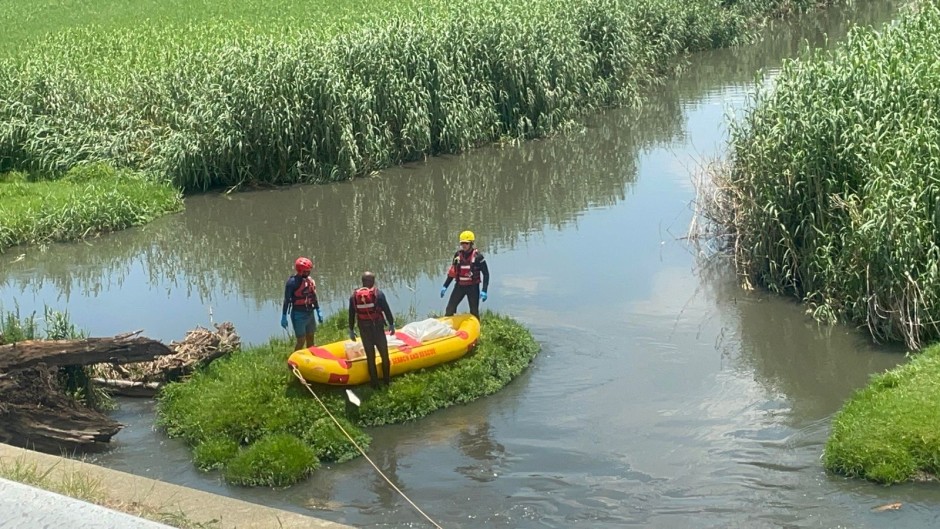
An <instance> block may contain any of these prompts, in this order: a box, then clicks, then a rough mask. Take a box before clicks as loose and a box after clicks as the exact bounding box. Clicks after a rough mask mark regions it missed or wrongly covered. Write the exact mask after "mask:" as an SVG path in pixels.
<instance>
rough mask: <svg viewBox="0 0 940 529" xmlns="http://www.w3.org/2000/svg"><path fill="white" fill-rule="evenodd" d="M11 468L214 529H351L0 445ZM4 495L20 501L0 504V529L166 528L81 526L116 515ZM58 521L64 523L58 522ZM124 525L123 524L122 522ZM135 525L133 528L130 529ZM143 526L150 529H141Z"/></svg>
mask: <svg viewBox="0 0 940 529" xmlns="http://www.w3.org/2000/svg"><path fill="white" fill-rule="evenodd" d="M14 464H26V465H31V466H35V467H36V469H37V470H38V472H39V473H40V474H42V473H44V472H46V471H48V472H49V475H48V479H50V480H52V481H58V480H60V479H61V478H62V477H65V476H69V475H74V474H75V473H76V472H77V473H80V474H81V475H82V476H84V477H86V478H88V479H92V480H95V481H96V482H98V483H99V484H100V485H99V487H98V488H99V489H100V490H101V492H102V493H103V494H104V495H105V496H106V497H107V498H108V499H109V500H110V501H111V502H112V503H113V504H115V505H118V504H127V505H131V504H134V503H135V502H136V503H137V504H140V505H143V506H145V507H146V508H147V509H148V510H151V511H152V512H157V513H161V512H164V513H174V514H176V513H182V514H183V515H184V516H185V517H186V519H187V520H189V521H191V522H195V523H203V524H206V525H207V526H208V527H212V528H213V529H216V528H217V529H301V528H303V529H319V528H323V529H352V527H351V526H348V525H342V524H338V523H334V522H329V521H326V520H320V519H318V518H312V517H309V516H303V515H301V514H297V513H294V512H290V511H283V510H279V509H272V508H270V507H265V506H264V505H258V504H255V503H249V502H246V501H241V500H236V499H234V498H228V497H225V496H219V495H217V494H212V493H209V492H203V491H200V490H195V489H190V488H187V487H181V486H179V485H173V484H170V483H165V482H162V481H157V480H154V479H150V478H145V477H142V476H135V475H133V474H128V473H126V472H120V471H117V470H111V469H107V468H103V467H99V466H96V465H92V464H89V463H84V462H81V461H76V460H73V459H68V458H63V457H58V456H53V455H49V454H43V453H39V452H33V451H31V450H23V449H22V448H16V447H13V446H10V445H5V444H2V443H0V465H3V466H8V465H14ZM17 485H19V484H17ZM8 490H9V491H12V492H13V493H14V494H17V495H19V497H20V498H22V500H23V501H22V503H20V502H16V501H15V500H14V503H16V504H17V505H16V507H15V508H16V509H17V510H16V511H13V509H14V507H12V506H11V505H12V504H10V503H8V502H0V528H2V529H8V528H9V529H13V528H16V529H20V528H22V529H31V528H33V527H36V528H40V527H43V528H46V527H48V528H58V527H63V528H73V527H74V528H76V529H85V528H98V527H101V528H104V527H108V528H115V529H123V528H128V529H137V528H140V529H150V528H162V527H166V526H163V525H160V524H155V523H150V522H146V521H143V520H140V519H137V518H133V517H130V518H131V520H132V521H128V522H126V523H125V524H124V525H121V523H124V522H120V523H118V524H108V523H105V524H103V525H82V523H94V522H97V521H99V520H110V519H111V518H107V517H111V516H116V515H117V514H116V513H113V512H110V513H109V511H108V509H104V508H102V507H95V506H89V504H84V503H83V502H77V504H81V505H82V507H81V510H78V508H77V507H75V508H73V507H74V506H75V505H76V503H72V502H68V503H65V504H63V505H64V508H58V507H55V508H54V509H55V510H54V511H53V514H49V515H47V514H45V513H46V512H47V509H49V508H50V505H51V504H50V502H49V501H48V496H47V494H51V493H45V494H43V493H42V492H36V491H35V490H34V489H31V488H30V487H24V486H22V485H19V486H16V485H14V486H11V485H6V484H4V487H0V495H2V496H3V499H4V500H5V499H6V496H7V491H8ZM53 497H55V498H61V496H58V495H53ZM8 509H10V512H11V513H14V512H15V513H18V515H19V516H20V518H17V520H18V522H17V523H16V524H14V525H8V523H9V522H8V519H9V516H8V515H7V510H8ZM105 513H108V514H105ZM63 516H64V517H65V518H62V517H63ZM89 517H90V518H89ZM126 519H127V518H122V520H126ZM133 520H136V521H133ZM80 522H81V523H80ZM135 523H136V524H138V525H132V524H135ZM148 523H150V525H146V524H148ZM29 524H32V525H29ZM128 524H131V525H128Z"/></svg>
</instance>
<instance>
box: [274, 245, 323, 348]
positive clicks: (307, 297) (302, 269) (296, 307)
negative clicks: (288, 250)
mask: <svg viewBox="0 0 940 529" xmlns="http://www.w3.org/2000/svg"><path fill="white" fill-rule="evenodd" d="M294 270H297V273H296V274H295V275H292V276H290V277H289V278H287V284H286V285H284V305H283V307H282V308H281V327H284V328H285V329H286V328H287V313H288V312H290V319H291V323H292V324H293V325H294V336H296V337H297V343H296V345H295V346H294V350H295V351H296V350H299V349H303V348H305V347H313V345H314V343H313V337H314V334H316V332H317V320H319V321H320V323H323V314H321V313H320V302H319V301H318V300H317V284H316V282H314V280H313V279H311V277H310V271H311V270H313V262H312V261H311V260H310V259H307V258H306V257H298V258H297V260H296V261H294ZM314 314H316V319H314Z"/></svg>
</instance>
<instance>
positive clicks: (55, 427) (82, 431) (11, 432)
mask: <svg viewBox="0 0 940 529" xmlns="http://www.w3.org/2000/svg"><path fill="white" fill-rule="evenodd" d="M137 334H139V331H138V332H135V333H128V334H123V335H119V336H114V337H111V338H85V339H79V340H48V341H43V340H29V341H22V342H17V343H13V344H6V345H0V442H4V443H8V444H11V445H16V446H22V447H26V448H32V449H35V450H41V451H44V452H52V453H59V452H63V451H75V450H79V449H82V450H85V449H94V448H97V447H101V446H104V445H105V443H107V442H108V441H110V440H111V437H112V436H114V434H116V433H117V432H119V431H120V430H121V428H123V425H121V424H120V423H118V422H116V421H114V420H113V419H111V418H110V417H108V416H107V415H104V414H103V413H101V412H98V411H96V410H93V409H91V408H89V407H87V406H85V405H84V404H82V403H80V402H78V401H76V400H75V399H74V398H72V397H71V396H69V395H66V394H65V392H64V391H63V390H62V385H61V383H60V382H59V380H58V375H59V369H60V367H62V366H75V365H79V366H83V365H88V364H96V363H100V362H116V363H125V362H139V361H141V360H149V359H153V358H155V357H157V356H162V355H167V354H170V353H171V352H172V350H171V349H170V348H169V347H167V346H166V345H164V344H162V343H160V342H158V341H155V340H151V339H148V338H142V337H139V336H137Z"/></svg>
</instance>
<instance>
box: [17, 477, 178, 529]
mask: <svg viewBox="0 0 940 529" xmlns="http://www.w3.org/2000/svg"><path fill="white" fill-rule="evenodd" d="M0 513H3V518H2V519H0V529H46V528H48V527H68V528H69V529H114V528H120V529H171V528H170V526H168V525H163V524H160V523H157V522H151V521H150V520H145V519H143V518H136V517H134V516H131V515H129V514H125V513H122V512H118V511H113V510H111V509H108V508H105V507H102V506H100V505H95V504H93V503H86V502H84V501H81V500H76V499H74V498H69V497H68V496H62V495H61V494H56V493H55V492H49V491H47V490H43V489H37V488H36V487H31V486H29V485H24V484H22V483H17V482H15V481H8V480H5V479H3V478H0Z"/></svg>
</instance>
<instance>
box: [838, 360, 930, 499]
mask: <svg viewBox="0 0 940 529" xmlns="http://www.w3.org/2000/svg"><path fill="white" fill-rule="evenodd" d="M938 402H940V346H938V345H934V346H931V347H928V348H927V349H924V351H923V352H921V353H919V354H917V355H916V356H915V357H914V358H913V359H912V360H911V361H910V362H909V363H907V364H905V365H903V366H900V367H897V368H895V369H892V370H890V371H888V372H886V373H883V374H880V375H878V376H875V377H873V378H872V381H871V383H870V384H869V386H868V387H866V388H865V389H863V390H861V391H859V392H857V393H856V394H855V395H854V396H853V397H852V398H851V399H850V400H849V402H848V403H847V404H846V405H845V406H844V407H843V409H842V410H841V411H840V412H839V413H838V414H837V415H836V417H835V418H834V419H833V422H832V433H831V435H830V437H829V439H828V440H827V442H826V448H825V452H824V455H823V463H824V464H825V466H826V469H827V470H829V471H831V472H835V473H838V474H842V475H846V476H850V477H862V478H866V479H869V480H872V481H876V482H879V483H885V484H890V483H899V482H903V481H909V480H912V479H918V478H922V477H925V476H926V477H933V478H936V477H938V476H940V428H938V427H940V407H938V406H937V403H938Z"/></svg>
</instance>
